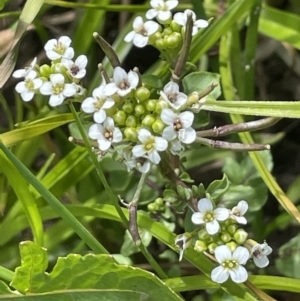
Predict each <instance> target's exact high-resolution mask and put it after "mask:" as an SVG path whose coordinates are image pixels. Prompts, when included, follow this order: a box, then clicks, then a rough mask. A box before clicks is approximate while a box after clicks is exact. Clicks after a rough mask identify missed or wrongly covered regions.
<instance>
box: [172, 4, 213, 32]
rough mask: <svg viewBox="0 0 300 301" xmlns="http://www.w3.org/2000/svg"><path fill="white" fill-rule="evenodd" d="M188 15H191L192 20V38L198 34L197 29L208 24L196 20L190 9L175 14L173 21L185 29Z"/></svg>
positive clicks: (204, 21)
mask: <svg viewBox="0 0 300 301" xmlns="http://www.w3.org/2000/svg"><path fill="white" fill-rule="evenodd" d="M189 14H191V15H192V19H193V30H192V36H194V35H195V34H196V33H197V32H198V29H199V28H205V27H207V26H208V22H207V21H206V20H202V19H199V20H196V14H195V13H194V12H193V11H192V10H190V9H186V10H185V11H184V12H183V13H176V14H175V15H174V18H173V19H174V21H175V22H176V23H177V24H179V25H181V26H183V28H184V29H185V27H186V22H187V19H188V15H189Z"/></svg>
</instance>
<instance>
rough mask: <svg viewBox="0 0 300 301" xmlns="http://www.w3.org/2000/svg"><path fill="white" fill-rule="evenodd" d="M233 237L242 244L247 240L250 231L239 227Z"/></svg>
mask: <svg viewBox="0 0 300 301" xmlns="http://www.w3.org/2000/svg"><path fill="white" fill-rule="evenodd" d="M233 237H234V239H235V241H236V242H237V243H238V244H240V245H242V244H243V243H244V242H245V241H246V240H247V238H248V233H247V232H246V231H245V230H244V229H238V230H237V231H236V232H235V233H234V234H233Z"/></svg>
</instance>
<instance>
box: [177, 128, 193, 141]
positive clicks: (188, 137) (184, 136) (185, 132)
mask: <svg viewBox="0 0 300 301" xmlns="http://www.w3.org/2000/svg"><path fill="white" fill-rule="evenodd" d="M196 136H197V135H196V131H195V130H194V129H193V128H187V129H181V130H179V132H178V139H179V140H180V141H181V142H183V143H185V144H190V143H193V142H194V141H195V140H196Z"/></svg>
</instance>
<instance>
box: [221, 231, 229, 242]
mask: <svg viewBox="0 0 300 301" xmlns="http://www.w3.org/2000/svg"><path fill="white" fill-rule="evenodd" d="M221 239H222V241H223V242H225V243H226V242H230V241H231V235H230V234H229V233H228V232H223V233H222V235H221Z"/></svg>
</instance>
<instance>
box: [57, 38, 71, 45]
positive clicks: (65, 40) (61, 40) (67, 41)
mask: <svg viewBox="0 0 300 301" xmlns="http://www.w3.org/2000/svg"><path fill="white" fill-rule="evenodd" d="M58 43H61V44H63V45H64V46H65V47H69V46H70V45H71V43H72V40H71V39H70V38H69V37H68V36H61V37H60V38H59V39H58Z"/></svg>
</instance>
